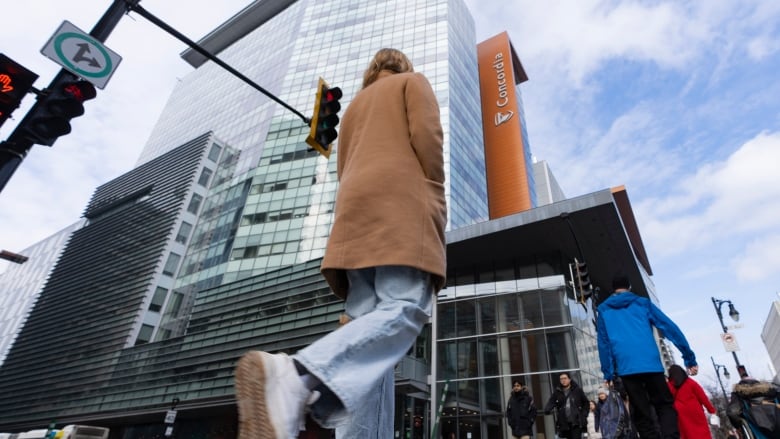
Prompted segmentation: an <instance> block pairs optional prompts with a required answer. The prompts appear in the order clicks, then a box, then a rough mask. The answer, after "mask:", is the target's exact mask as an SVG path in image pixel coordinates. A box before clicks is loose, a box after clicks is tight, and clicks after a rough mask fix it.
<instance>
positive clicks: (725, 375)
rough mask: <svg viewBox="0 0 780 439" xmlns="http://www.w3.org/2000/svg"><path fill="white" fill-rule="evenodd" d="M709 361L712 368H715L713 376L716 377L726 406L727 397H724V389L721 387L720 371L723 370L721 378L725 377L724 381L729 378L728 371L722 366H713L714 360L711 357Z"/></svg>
mask: <svg viewBox="0 0 780 439" xmlns="http://www.w3.org/2000/svg"><path fill="white" fill-rule="evenodd" d="M710 360H711V361H712V367H714V368H715V375H716V376H717V377H718V384H720V390H721V391H722V392H723V399H724V400H725V401H726V404H728V402H729V397H728V395H726V388H725V387H723V381H721V380H720V370H721V369H723V376H724V377H726V379H729V377H731V375H730V374H729V370H728V369H726V366H724V365H722V364H715V360H714V359H713V358H712V357H710Z"/></svg>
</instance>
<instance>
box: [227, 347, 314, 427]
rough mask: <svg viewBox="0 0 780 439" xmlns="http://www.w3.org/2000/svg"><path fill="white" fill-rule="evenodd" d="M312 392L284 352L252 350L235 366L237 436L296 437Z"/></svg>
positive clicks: (311, 400)
mask: <svg viewBox="0 0 780 439" xmlns="http://www.w3.org/2000/svg"><path fill="white" fill-rule="evenodd" d="M318 396H319V392H316V395H315V394H313V392H312V391H310V390H309V389H308V388H306V386H304V384H303V381H302V380H301V378H300V377H299V376H298V372H297V371H296V369H295V364H293V360H292V358H290V357H288V356H287V355H285V354H276V355H273V354H269V353H267V352H262V351H252V352H248V353H247V354H245V355H244V356H243V357H241V359H240V360H239V361H238V364H237V365H236V400H237V403H238V439H295V438H297V437H298V433H299V431H300V430H302V429H303V428H301V426H304V425H305V418H304V410H305V409H306V406H307V404H311V403H312V402H313V401H314V400H315V399H316V397H318Z"/></svg>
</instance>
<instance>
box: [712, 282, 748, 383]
mask: <svg viewBox="0 0 780 439" xmlns="http://www.w3.org/2000/svg"><path fill="white" fill-rule="evenodd" d="M711 299H712V306H714V307H715V312H716V313H718V320H720V327H721V328H723V333H724V334H728V332H729V330H728V328H726V324H725V323H723V313H722V312H721V311H720V307H721V305H723V304H724V303H728V304H729V316H730V317H731V319H732V320H734V321H735V322H738V321H739V311H737V309H736V308H734V304H733V303H731V301H730V300H718V299H716V298H714V297H711ZM731 355H733V356H734V363H736V365H737V371H740V370H744V369H745V368H744V366H742V365H741V364H740V362H739V358H737V353H736V352H735V351H731ZM740 378H741V376H740Z"/></svg>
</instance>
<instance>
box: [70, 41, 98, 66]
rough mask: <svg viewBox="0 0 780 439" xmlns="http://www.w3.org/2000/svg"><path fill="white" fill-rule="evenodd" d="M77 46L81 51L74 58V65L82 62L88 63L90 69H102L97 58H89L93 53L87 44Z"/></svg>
mask: <svg viewBox="0 0 780 439" xmlns="http://www.w3.org/2000/svg"><path fill="white" fill-rule="evenodd" d="M76 45H77V46H79V51H78V52H76V55H74V56H73V62H74V63H78V62H81V61H86V62H87V64H89V65H90V67H96V68H97V67H100V63H99V62H98V60H97V59H96V58H91V57H88V56H87V55H88V54H90V53H91V52H90V50H89V44H87V43H80V44H76Z"/></svg>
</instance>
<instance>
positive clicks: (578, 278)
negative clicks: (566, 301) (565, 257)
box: [574, 259, 592, 302]
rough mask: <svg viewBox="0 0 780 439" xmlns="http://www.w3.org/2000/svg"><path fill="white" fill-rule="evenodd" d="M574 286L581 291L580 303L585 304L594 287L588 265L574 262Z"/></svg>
mask: <svg viewBox="0 0 780 439" xmlns="http://www.w3.org/2000/svg"><path fill="white" fill-rule="evenodd" d="M574 286H575V290H579V297H580V302H585V301H586V300H588V298H589V297H590V295H591V289H592V285H591V283H590V275H589V274H588V264H586V263H585V262H579V261H577V260H576V259H575V260H574Z"/></svg>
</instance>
